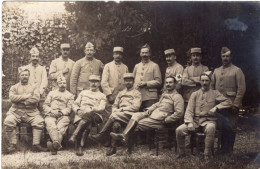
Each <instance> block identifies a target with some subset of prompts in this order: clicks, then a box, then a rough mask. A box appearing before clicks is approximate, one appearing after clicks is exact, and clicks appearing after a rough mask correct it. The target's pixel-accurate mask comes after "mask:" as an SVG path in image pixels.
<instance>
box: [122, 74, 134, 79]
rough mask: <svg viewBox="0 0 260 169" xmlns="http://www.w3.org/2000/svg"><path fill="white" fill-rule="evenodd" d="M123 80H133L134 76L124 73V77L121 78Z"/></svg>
mask: <svg viewBox="0 0 260 169" xmlns="http://www.w3.org/2000/svg"><path fill="white" fill-rule="evenodd" d="M123 78H124V79H128V78H132V79H134V78H135V76H134V74H133V73H125V74H124V76H123Z"/></svg>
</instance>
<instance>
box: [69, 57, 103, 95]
mask: <svg viewBox="0 0 260 169" xmlns="http://www.w3.org/2000/svg"><path fill="white" fill-rule="evenodd" d="M103 67H104V64H103V63H102V62H101V61H100V60H98V59H95V58H93V60H91V61H90V60H87V59H86V57H84V58H82V59H80V60H78V61H77V62H76V63H75V64H74V66H73V69H72V73H71V76H70V92H71V93H72V94H74V95H77V96H78V95H79V93H80V92H81V91H82V90H86V89H89V76H90V75H101V73H102V70H103Z"/></svg>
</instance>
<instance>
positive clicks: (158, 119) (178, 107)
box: [132, 90, 184, 131]
mask: <svg viewBox="0 0 260 169" xmlns="http://www.w3.org/2000/svg"><path fill="white" fill-rule="evenodd" d="M148 111H149V112H152V113H151V114H150V115H149V114H147V111H145V112H140V113H135V114H134V115H133V116H132V119H133V120H135V121H137V122H138V125H137V127H136V128H137V129H139V130H141V131H146V130H150V129H155V128H163V127H164V124H165V123H173V122H177V121H178V120H180V119H181V118H182V117H183V114H184V101H183V98H182V96H181V95H180V94H179V93H178V92H177V91H176V90H174V91H173V92H171V93H167V92H164V93H163V94H162V96H161V98H160V100H159V102H157V103H155V104H153V105H152V106H151V107H149V108H148Z"/></svg>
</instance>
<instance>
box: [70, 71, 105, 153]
mask: <svg viewBox="0 0 260 169" xmlns="http://www.w3.org/2000/svg"><path fill="white" fill-rule="evenodd" d="M89 83H90V90H83V91H82V92H80V94H79V96H78V98H77V99H76V101H75V102H74V104H73V106H72V109H73V111H74V112H75V113H76V115H75V118H74V124H77V127H76V129H75V131H74V133H73V134H72V136H71V137H70V139H69V142H70V143H71V144H74V143H75V142H76V141H77V142H78V143H80V144H79V146H78V150H77V152H76V155H78V156H82V155H83V152H82V147H83V146H84V144H85V140H86V139H87V137H88V134H89V132H90V130H91V128H92V125H93V124H98V123H102V121H103V117H102V113H104V110H105V106H106V95H105V94H103V93H101V92H100V91H99V86H100V76H97V75H90V76H89ZM77 138H78V139H77Z"/></svg>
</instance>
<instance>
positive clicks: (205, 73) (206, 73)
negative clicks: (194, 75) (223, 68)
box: [200, 71, 212, 80]
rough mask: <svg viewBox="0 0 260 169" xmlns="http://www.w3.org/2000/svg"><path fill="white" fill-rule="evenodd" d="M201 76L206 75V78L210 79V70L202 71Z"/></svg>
mask: <svg viewBox="0 0 260 169" xmlns="http://www.w3.org/2000/svg"><path fill="white" fill-rule="evenodd" d="M201 76H208V78H209V79H210V80H211V76H212V71H206V72H203V73H202V74H201V75H200V77H201Z"/></svg>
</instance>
